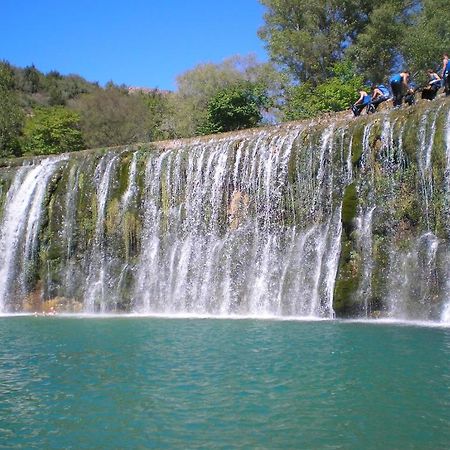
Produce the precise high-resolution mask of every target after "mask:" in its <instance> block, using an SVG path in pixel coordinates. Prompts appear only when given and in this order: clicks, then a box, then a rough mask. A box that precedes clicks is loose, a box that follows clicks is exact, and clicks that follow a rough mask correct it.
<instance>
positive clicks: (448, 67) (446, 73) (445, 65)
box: [441, 53, 450, 95]
mask: <svg viewBox="0 0 450 450" xmlns="http://www.w3.org/2000/svg"><path fill="white" fill-rule="evenodd" d="M441 77H442V79H443V81H444V92H445V95H450V64H449V61H448V53H444V55H443V60H442V73H441Z"/></svg>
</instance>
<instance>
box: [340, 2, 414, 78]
mask: <svg viewBox="0 0 450 450" xmlns="http://www.w3.org/2000/svg"><path fill="white" fill-rule="evenodd" d="M410 11H411V2H410V1H406V0H390V1H388V2H383V3H382V4H381V5H379V6H378V7H375V8H374V9H373V11H372V12H371V14H370V17H369V22H368V24H367V25H366V27H365V28H364V30H363V31H362V32H361V33H360V34H359V35H358V37H357V38H356V40H355V42H354V44H353V45H352V46H351V47H349V48H348V51H347V56H349V57H351V58H352V59H353V60H354V61H355V62H356V64H357V67H358V69H359V71H360V72H361V73H363V75H364V76H365V78H366V79H368V80H371V81H372V82H374V83H380V82H382V81H384V80H385V78H387V76H388V75H389V72H391V71H392V70H394V69H397V70H398V69H401V65H402V64H403V62H404V56H403V55H404V54H403V48H404V42H405V41H406V40H408V39H409V35H410V31H411V29H410Z"/></svg>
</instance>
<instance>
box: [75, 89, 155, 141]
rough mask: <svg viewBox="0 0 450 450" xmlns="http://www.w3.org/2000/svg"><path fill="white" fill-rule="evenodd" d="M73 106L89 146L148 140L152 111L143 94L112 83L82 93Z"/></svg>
mask: <svg viewBox="0 0 450 450" xmlns="http://www.w3.org/2000/svg"><path fill="white" fill-rule="evenodd" d="M70 106H71V107H72V108H74V109H75V110H76V111H78V112H79V113H80V116H81V129H82V131H83V137H84V140H85V142H86V144H87V146H88V147H89V148H94V147H103V146H114V145H123V144H131V143H135V142H146V141H149V140H150V138H151V136H150V126H149V122H148V121H149V111H148V109H147V107H146V105H145V103H144V101H143V100H142V98H141V97H140V96H136V95H130V94H128V92H127V91H126V90H125V89H122V88H119V87H117V86H113V85H109V86H108V87H107V88H106V89H96V90H95V91H94V92H91V93H89V94H83V95H81V96H80V97H78V98H77V99H75V100H74V101H73V102H71V103H70Z"/></svg>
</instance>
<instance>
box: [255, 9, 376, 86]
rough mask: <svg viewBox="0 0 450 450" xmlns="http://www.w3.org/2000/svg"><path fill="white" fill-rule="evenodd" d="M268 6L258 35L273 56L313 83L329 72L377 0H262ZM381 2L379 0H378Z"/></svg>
mask: <svg viewBox="0 0 450 450" xmlns="http://www.w3.org/2000/svg"><path fill="white" fill-rule="evenodd" d="M260 2H261V3H262V4H263V5H265V6H266V7H267V12H266V14H265V15H264V19H265V25H264V26H263V27H262V28H261V29H260V30H259V36H260V37H261V38H262V39H263V40H264V41H266V43H267V48H268V50H269V54H270V56H271V58H272V59H273V60H274V61H275V62H276V63H278V64H281V66H282V67H286V68H287V69H288V70H289V72H290V73H291V74H292V75H293V77H294V79H296V80H299V81H310V82H311V83H312V84H313V85H315V84H318V83H319V82H320V81H322V80H324V79H326V78H327V77H328V76H329V75H330V68H331V67H332V65H333V63H334V62H336V61H338V60H339V59H340V58H341V57H342V56H343V54H344V50H345V48H346V47H347V46H348V45H349V44H350V43H351V42H352V41H353V40H354V38H355V37H356V36H357V34H358V33H359V32H360V31H361V30H362V28H363V27H364V25H365V23H366V22H367V18H368V15H369V13H370V11H371V9H372V4H373V3H377V0H373V2H368V1H365V0H316V1H314V2H311V1H309V0H260ZM378 3H379V0H378Z"/></svg>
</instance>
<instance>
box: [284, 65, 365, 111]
mask: <svg viewBox="0 0 450 450" xmlns="http://www.w3.org/2000/svg"><path fill="white" fill-rule="evenodd" d="M331 73H332V76H331V77H330V78H329V79H327V80H325V81H324V82H323V83H321V84H319V85H317V86H313V85H312V84H311V83H309V82H306V83H302V84H300V85H296V86H291V87H290V88H289V89H287V92H286V94H287V95H286V103H285V105H284V110H283V112H284V119H286V120H296V119H304V118H308V117H314V116H316V115H318V114H320V113H322V112H330V111H343V110H346V109H348V108H349V106H350V105H351V104H352V103H353V102H354V101H355V100H356V99H357V98H358V91H359V90H360V89H361V88H362V86H363V77H362V76H361V75H356V73H355V68H354V66H353V64H352V63H351V62H350V61H349V60H343V61H341V62H338V63H335V64H334V65H333V67H332V70H331Z"/></svg>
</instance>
